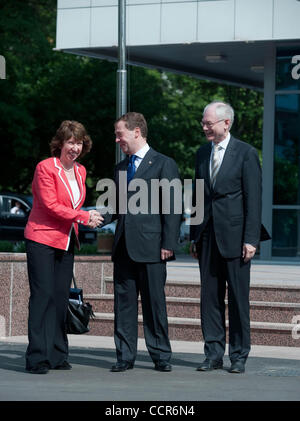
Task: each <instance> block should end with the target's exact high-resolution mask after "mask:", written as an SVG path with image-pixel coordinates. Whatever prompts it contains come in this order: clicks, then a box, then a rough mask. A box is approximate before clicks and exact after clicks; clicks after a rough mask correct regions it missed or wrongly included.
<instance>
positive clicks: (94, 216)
mask: <svg viewBox="0 0 300 421" xmlns="http://www.w3.org/2000/svg"><path fill="white" fill-rule="evenodd" d="M89 214H90V219H89V222H88V223H87V226H88V227H90V228H96V227H98V225H100V224H101V222H103V221H104V218H103V216H101V215H100V213H99V212H98V211H96V210H95V209H92V210H90V211H89Z"/></svg>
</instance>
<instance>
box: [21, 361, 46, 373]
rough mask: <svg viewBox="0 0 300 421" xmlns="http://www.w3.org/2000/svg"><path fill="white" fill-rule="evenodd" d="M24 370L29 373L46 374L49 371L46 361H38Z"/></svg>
mask: <svg viewBox="0 0 300 421" xmlns="http://www.w3.org/2000/svg"><path fill="white" fill-rule="evenodd" d="M26 371H28V372H29V373H31V374H47V373H48V371H49V365H48V364H46V363H39V364H37V365H36V366H34V367H26Z"/></svg>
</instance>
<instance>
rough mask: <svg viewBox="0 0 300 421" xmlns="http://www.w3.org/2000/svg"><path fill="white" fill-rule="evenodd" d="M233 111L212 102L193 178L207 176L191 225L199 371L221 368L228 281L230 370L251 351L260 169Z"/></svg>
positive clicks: (204, 121)
mask: <svg viewBox="0 0 300 421" xmlns="http://www.w3.org/2000/svg"><path fill="white" fill-rule="evenodd" d="M233 119H234V111H233V109H232V107H231V106H230V105H229V104H225V103H222V102H213V103H211V104H209V105H207V106H206V107H205V109H204V112H203V118H202V122H201V125H202V127H203V130H204V134H205V136H206V138H207V140H208V141H209V143H207V144H206V145H204V146H202V147H201V148H200V149H199V150H198V152H197V157H196V170H195V178H196V179H204V220H203V222H202V223H201V224H200V225H191V242H192V244H191V254H192V255H193V256H194V257H197V258H198V259H199V267H200V274H201V327H202V332H203V337H204V341H205V346H204V352H205V356H206V358H205V360H204V362H203V363H202V364H201V365H200V366H199V367H198V369H197V370H199V371H208V370H213V369H218V368H222V367H223V356H224V353H225V344H226V327H225V302H224V299H225V292H226V282H227V285H228V314H229V358H230V360H231V367H230V369H229V372H231V373H243V372H244V371H245V363H246V360H247V357H248V354H249V351H250V316H249V307H250V305H249V287H250V261H251V259H252V257H253V256H254V254H255V252H256V249H257V246H258V244H259V241H260V232H261V194H262V192H261V190H262V188H261V168H260V163H259V159H258V154H257V152H256V150H255V149H254V148H253V147H252V146H250V145H249V144H247V143H245V142H242V141H240V140H238V139H235V138H234V137H233V136H231V134H230V132H229V130H230V128H231V125H232V123H233Z"/></svg>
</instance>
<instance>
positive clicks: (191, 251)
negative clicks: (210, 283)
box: [190, 243, 198, 259]
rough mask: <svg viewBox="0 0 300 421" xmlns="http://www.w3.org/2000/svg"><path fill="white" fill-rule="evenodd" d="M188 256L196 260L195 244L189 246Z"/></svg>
mask: <svg viewBox="0 0 300 421" xmlns="http://www.w3.org/2000/svg"><path fill="white" fill-rule="evenodd" d="M190 255H191V256H192V257H193V258H194V259H198V253H197V248H196V244H195V243H191V245H190Z"/></svg>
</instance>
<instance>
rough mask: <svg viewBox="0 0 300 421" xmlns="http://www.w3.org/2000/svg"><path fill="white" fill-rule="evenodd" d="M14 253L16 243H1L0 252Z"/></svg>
mask: <svg viewBox="0 0 300 421" xmlns="http://www.w3.org/2000/svg"><path fill="white" fill-rule="evenodd" d="M5 251H7V252H10V253H13V252H14V243H11V242H10V241H0V252H5Z"/></svg>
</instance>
